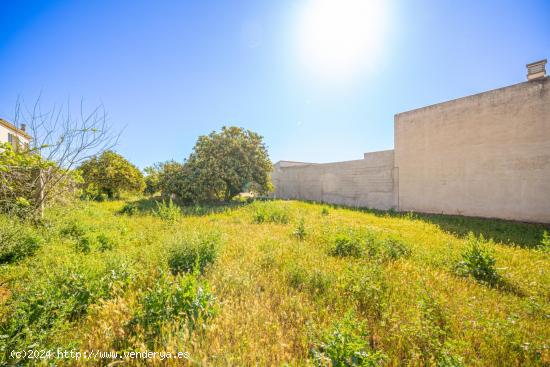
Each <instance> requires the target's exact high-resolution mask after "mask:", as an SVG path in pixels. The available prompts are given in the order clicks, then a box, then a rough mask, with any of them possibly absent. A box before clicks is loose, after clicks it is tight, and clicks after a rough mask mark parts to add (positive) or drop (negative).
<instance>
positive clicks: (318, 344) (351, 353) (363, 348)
mask: <svg viewBox="0 0 550 367" xmlns="http://www.w3.org/2000/svg"><path fill="white" fill-rule="evenodd" d="M311 354H312V357H313V361H314V363H315V365H316V366H320V367H321V366H323V367H324V366H332V367H356V366H357V367H378V366H382V365H383V363H384V361H386V360H387V356H386V355H385V354H384V353H382V352H381V351H374V350H372V348H371V347H370V345H369V333H368V329H367V326H366V324H365V322H363V321H361V320H359V319H357V318H356V317H355V316H354V315H353V314H352V313H348V314H347V315H346V316H345V317H344V318H343V319H342V320H341V321H338V322H336V323H335V324H334V325H333V327H332V329H331V330H329V331H328V332H325V333H324V335H322V336H321V338H320V340H318V341H315V342H314V343H313V347H312V349H311Z"/></svg>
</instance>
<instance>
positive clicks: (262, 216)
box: [253, 202, 290, 224]
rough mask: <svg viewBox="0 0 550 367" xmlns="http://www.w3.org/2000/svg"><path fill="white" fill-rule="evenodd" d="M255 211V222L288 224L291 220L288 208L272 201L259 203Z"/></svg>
mask: <svg viewBox="0 0 550 367" xmlns="http://www.w3.org/2000/svg"><path fill="white" fill-rule="evenodd" d="M254 207H255V211H254V214H253V222H254V223H256V224H261V223H278V224H287V223H288V222H289V221H290V216H289V214H288V211H287V210H286V208H284V207H282V206H279V205H275V204H273V203H270V202H266V203H257V204H256V205H254Z"/></svg>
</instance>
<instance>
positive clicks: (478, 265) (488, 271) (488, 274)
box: [455, 232, 500, 286]
mask: <svg viewBox="0 0 550 367" xmlns="http://www.w3.org/2000/svg"><path fill="white" fill-rule="evenodd" d="M484 242H485V240H484V239H483V236H482V235H480V236H479V238H477V237H476V236H475V235H474V234H473V233H471V232H470V233H469V234H468V248H467V249H466V251H464V253H462V260H461V261H459V262H458V263H457V264H456V266H455V271H456V273H457V274H458V275H460V276H465V277H467V276H471V277H473V278H475V279H476V280H477V281H479V282H481V283H486V284H488V285H491V286H494V285H496V284H497V283H498V282H499V281H500V275H499V274H498V272H497V270H496V268H495V264H496V260H495V258H494V256H493V253H492V252H491V251H490V250H489V249H487V248H486V247H485V245H484Z"/></svg>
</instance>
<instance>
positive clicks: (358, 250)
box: [329, 232, 365, 257]
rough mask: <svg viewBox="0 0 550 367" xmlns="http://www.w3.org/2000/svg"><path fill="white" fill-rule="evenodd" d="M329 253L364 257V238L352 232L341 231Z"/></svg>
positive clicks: (340, 255)
mask: <svg viewBox="0 0 550 367" xmlns="http://www.w3.org/2000/svg"><path fill="white" fill-rule="evenodd" d="M329 253H330V255H332V256H338V257H362V256H364V254H365V244H364V240H363V239H362V238H361V237H360V236H358V235H357V234H355V233H352V232H349V233H340V234H338V235H337V236H336V237H335V239H334V244H333V246H332V248H331V249H330V251H329Z"/></svg>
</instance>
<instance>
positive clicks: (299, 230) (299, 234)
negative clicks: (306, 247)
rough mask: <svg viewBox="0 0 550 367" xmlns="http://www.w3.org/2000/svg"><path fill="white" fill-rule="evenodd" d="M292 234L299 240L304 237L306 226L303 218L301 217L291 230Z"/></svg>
mask: <svg viewBox="0 0 550 367" xmlns="http://www.w3.org/2000/svg"><path fill="white" fill-rule="evenodd" d="M293 234H294V236H295V237H296V238H297V239H299V240H300V241H302V240H304V239H305V238H306V226H305V224H304V218H301V219H300V221H299V222H298V225H297V226H296V229H295V230H294V232H293Z"/></svg>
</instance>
